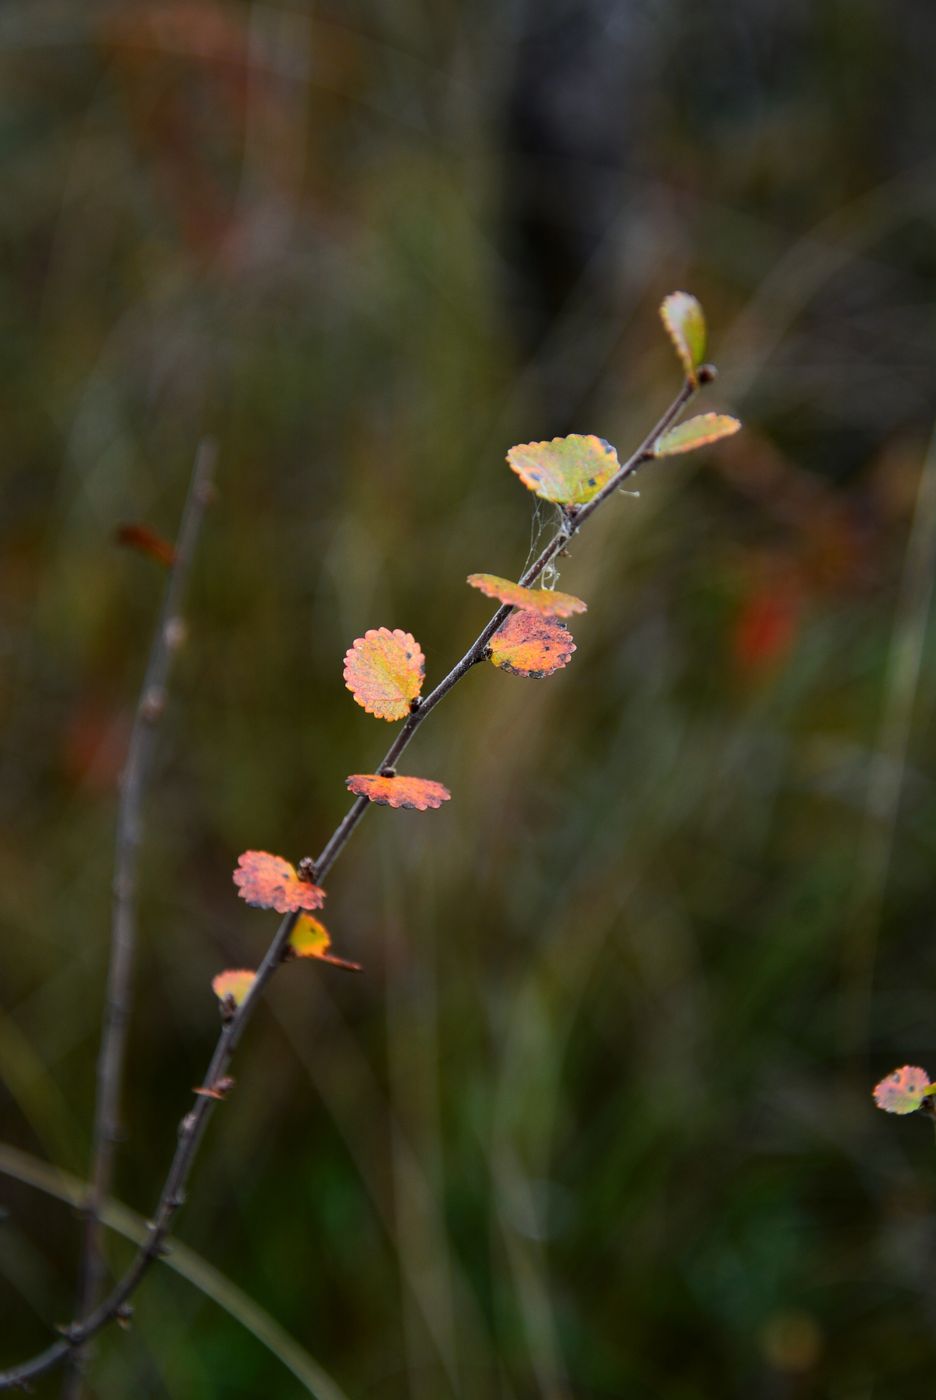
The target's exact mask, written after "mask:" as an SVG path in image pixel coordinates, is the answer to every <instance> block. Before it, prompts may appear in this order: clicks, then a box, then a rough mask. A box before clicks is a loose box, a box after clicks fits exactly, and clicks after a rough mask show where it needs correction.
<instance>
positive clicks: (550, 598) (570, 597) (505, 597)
mask: <svg viewBox="0 0 936 1400" xmlns="http://www.w3.org/2000/svg"><path fill="white" fill-rule="evenodd" d="M468 582H469V583H470V584H471V586H472V588H477V589H478V590H479V592H481V593H484V594H485V595H486V596H487V597H488V598H497V599H498V600H499V601H500V602H502V603H509V604H510V606H511V607H513V608H523V609H524V610H525V611H526V612H538V613H542V614H543V616H544V617H571V616H572V614H573V613H581V612H586V611H587V609H588V604H587V603H583V602H582V600H581V598H576V597H575V595H574V594H572V593H559V592H558V591H556V590H555V589H551V588H524V587H523V585H522V584H520V583H512V582H511V581H510V579H509V578H499V577H498V575H497V574H469V575H468Z"/></svg>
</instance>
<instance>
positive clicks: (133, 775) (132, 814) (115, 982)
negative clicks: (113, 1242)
mask: <svg viewBox="0 0 936 1400" xmlns="http://www.w3.org/2000/svg"><path fill="white" fill-rule="evenodd" d="M216 457H217V451H216V448H215V444H214V443H213V442H211V441H210V440H208V439H205V440H204V441H203V442H202V443H201V444H200V445H199V448H198V452H197V453H196V456H195V464H194V466H193V468H192V479H191V483H190V485H189V491H188V496H187V498H186V502H185V508H184V510H183V512H182V520H181V523H180V525H179V536H178V540H177V542H176V548H175V552H174V558H173V560H172V563H171V565H170V573H169V579H168V582H167V584H166V592H165V596H164V598H163V604H162V608H161V609H160V613H159V619H158V621H157V623H156V630H155V632H154V634H153V641H152V645H151V647H150V653H149V660H148V662H147V665H146V673H145V675H144V678H143V686H142V689H141V690H140V698H139V700H138V702H137V707H136V714H135V716H134V720H133V728H132V730H131V733H130V744H129V747H128V749H127V759H126V763H125V764H124V768H123V772H122V774H121V778H120V802H119V806H118V813H117V836H116V842H115V850H114V885H113V902H112V921H111V944H110V961H109V964H108V970H107V994H106V1001H105V1007H104V1024H103V1027H102V1030H101V1045H100V1049H99V1051H98V1061H97V1092H96V1098H95V1105H94V1127H93V1131H92V1137H91V1165H90V1172H89V1187H88V1194H87V1198H86V1200H85V1204H84V1215H85V1223H84V1235H83V1239H82V1249H81V1260H80V1264H79V1274H78V1290H77V1298H76V1316H77V1317H82V1316H84V1314H85V1313H86V1312H87V1311H88V1309H89V1308H91V1307H92V1306H93V1305H94V1303H95V1302H96V1301H97V1299H98V1298H99V1296H100V1293H101V1283H102V1280H103V1278H104V1255H103V1251H102V1248H101V1222H100V1218H99V1217H100V1212H101V1207H102V1204H103V1202H104V1201H105V1199H106V1198H107V1196H108V1195H109V1193H110V1188H111V1178H112V1176H113V1170H114V1152H115V1148H116V1143H117V1137H118V1131H119V1122H120V1098H121V1088H122V1084H123V1068H124V1060H125V1057H126V1045H127V1030H128V1026H129V1021H130V1006H131V1001H132V981H133V963H134V955H135V951H136V923H137V917H136V904H137V871H138V866H139V855H140V843H141V838H142V827H143V799H144V795H145V792H146V784H147V780H148V778H149V773H150V768H151V765H152V757H153V753H154V751H155V746H156V729H157V725H158V723H159V720H160V719H161V717H162V714H163V712H164V710H165V707H166V693H167V685H168V682H169V675H170V671H171V668H172V662H173V659H174V657H175V654H176V652H177V651H178V649H179V645H180V643H181V641H182V638H183V623H182V618H181V607H182V600H183V598H184V596H185V589H186V585H187V583H188V579H189V575H190V573H191V567H192V561H193V559H194V556H195V549H196V546H197V544H198V537H199V534H200V531H201V525H202V520H203V518H204V514H205V507H206V506H207V504H208V501H209V499H210V496H211V491H212V482H213V477H214V465H215V459H216ZM81 1360H82V1357H81V1353H80V1350H76V1351H75V1352H74V1353H73V1356H72V1358H71V1362H72V1364H71V1365H70V1366H69V1368H68V1374H67V1376H66V1380H65V1384H64V1386H63V1388H62V1396H63V1400H77V1397H78V1396H80V1394H81V1391H82V1372H81Z"/></svg>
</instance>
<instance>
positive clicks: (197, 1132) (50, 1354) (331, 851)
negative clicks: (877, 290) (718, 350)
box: [0, 373, 711, 1390]
mask: <svg viewBox="0 0 936 1400" xmlns="http://www.w3.org/2000/svg"><path fill="white" fill-rule="evenodd" d="M710 377H711V373H710V374H708V375H706V376H705V378H704V379H703V376H702V375H701V373H700V380H701V381H702V382H707V381H708V379H709V378H710ZM695 392H696V388H695V386H694V385H693V384H691V383H690V382H689V381H686V383H684V384H683V386H682V388H681V389H680V391H679V393H678V394H677V395H676V397H675V399H674V400H673V402H672V403H671V404H670V406H669V408H668V409H667V410H666V412H665V413H664V414H663V416H662V417H661V418H660V420H659V421H658V422H657V423H656V424H655V425H654V427H653V428H652V429H651V431H650V432H649V433H648V434H647V436H646V438H645V439H644V441H643V442H642V443H641V444H640V446H639V447H638V448H637V450H636V451H635V452H634V453H632V455H631V456H630V457H629V458H628V459H627V461H626V462H624V463H623V465H622V466H621V467H620V468H619V470H618V471H617V472H616V473H615V475H614V476H613V477H612V478H611V480H610V481H608V482H607V483H606V484H605V486H604V487H602V489H601V491H599V492H598V494H597V495H596V496H595V497H593V499H592V500H591V501H589V502H588V504H587V505H584V506H581V507H580V508H579V509H578V510H576V511H575V512H574V513H573V512H571V511H568V512H567V515H566V520H565V522H564V524H563V526H562V528H561V529H560V530H558V531H557V532H556V534H555V535H554V536H553V538H552V539H551V540H550V542H549V543H548V544H547V545H546V547H545V549H543V551H542V553H541V554H540V555H539V557H538V558H537V559H536V560H535V561H534V562H533V563H532V564H531V565H530V567H529V568H528V569H527V570H526V572H525V573H524V574H523V576H522V578H521V579H520V580H519V582H520V583H521V584H523V585H524V586H528V585H529V584H531V583H535V582H536V580H537V579H538V578H539V577H540V575H541V574H542V572H543V570H544V569H545V568H546V566H547V565H548V564H549V563H550V562H551V560H553V559H554V558H555V557H556V555H557V554H559V553H560V552H561V551H562V550H563V549H566V548H567V547H568V545H569V542H570V540H571V539H572V537H573V536H575V535H577V534H578V532H579V530H581V528H582V526H583V525H584V524H585V522H586V521H587V520H588V519H589V518H590V517H591V516H592V515H594V513H595V511H596V510H597V509H598V508H599V507H600V506H601V505H603V504H604V502H605V501H606V500H608V498H609V497H610V496H612V495H613V494H614V493H615V491H617V490H618V488H619V487H620V486H622V485H623V484H624V482H625V481H627V480H628V478H629V477H631V476H633V475H634V473H635V472H637V471H638V470H639V469H640V467H641V466H643V464H644V463H645V462H647V461H649V460H650V459H651V458H652V457H653V445H654V443H655V442H656V440H657V438H658V437H659V436H660V435H661V434H662V433H664V432H665V431H666V429H667V428H668V427H669V426H670V425H671V424H672V423H673V422H674V420H675V419H676V418H677V417H678V416H679V414H680V413H681V412H682V410H683V409H684V408H685V406H686V404H687V403H688V402H689V400H690V399H691V398H692V397H693V395H694V394H695ZM512 611H513V609H512V608H511V607H510V606H509V605H506V604H505V605H504V606H502V607H500V608H498V609H497V611H496V612H495V613H494V614H493V616H492V617H491V619H490V621H489V622H488V623H487V624H486V626H485V627H484V628H483V629H482V630H481V632H480V633H479V634H478V636H477V637H476V638H475V640H474V642H472V644H471V646H470V647H469V648H468V650H467V651H466V652H465V654H464V656H463V657H462V659H461V660H460V661H459V662H458V663H457V664H456V665H455V666H453V667H452V669H451V671H449V673H448V675H447V676H445V677H444V678H443V679H442V680H441V681H440V682H439V684H438V685H437V686H436V687H435V689H434V690H431V691H430V692H429V694H428V695H427V696H426V697H425V699H424V700H423V701H422V702H421V704H420V705H419V706H418V707H417V708H416V709H415V710H414V711H413V713H412V714H411V715H410V716H409V718H408V719H406V720H405V721H404V723H403V725H402V727H401V728H400V731H399V733H398V734H397V736H396V738H395V739H394V741H393V743H392V744H391V745H390V748H389V749H388V750H387V752H386V754H385V755H384V758H383V761H382V763H381V765H380V768H379V769H378V770H377V771H378V772H379V771H382V770H383V769H385V768H387V767H392V766H393V765H394V764H395V762H396V760H397V759H398V758H399V756H400V755H401V754H402V753H403V750H404V749H405V748H407V746H408V745H409V743H410V741H411V740H412V738H413V736H414V734H415V733H416V731H417V729H418V728H419V727H420V725H421V724H422V723H423V721H424V720H425V719H426V718H427V716H428V715H429V714H430V712H431V711H432V710H434V709H435V707H436V705H438V704H439V702H440V701H441V700H443V699H444V698H445V696H446V695H447V694H448V693H449V691H450V690H451V689H452V688H453V686H455V685H456V684H457V683H458V682H459V681H460V680H461V679H462V677H463V676H465V675H466V674H467V673H468V671H470V670H471V668H472V667H473V666H474V665H475V664H476V663H477V662H479V661H481V660H483V659H484V656H485V653H486V651H487V647H488V643H489V642H490V640H491V638H492V637H493V635H494V633H495V632H496V631H497V629H498V628H499V627H500V626H501V624H502V623H503V622H504V621H505V619H506V618H507V617H508V616H509V614H510V613H511V612H512ZM371 805H372V804H371V803H369V802H368V800H367V799H366V798H361V797H359V798H357V800H356V801H355V802H354V803H352V805H351V807H350V808H349V810H348V812H347V813H346V815H345V816H344V817H343V819H342V820H341V822H340V823H339V824H338V826H337V827H336V829H335V831H334V832H333V833H332V835H331V837H330V838H329V840H328V841H327V842H326V844H325V846H324V847H323V849H322V852H321V854H320V855H319V857H318V859H317V860H316V861H315V863H314V872H315V880H316V881H317V882H320V881H322V880H324V879H325V877H326V875H327V874H328V872H329V871H330V870H331V868H332V866H333V865H334V864H335V861H336V860H337V859H338V857H339V855H340V854H341V852H342V851H343V849H344V847H345V845H346V844H347V842H348V839H349V838H350V836H351V833H352V832H353V831H354V829H355V827H356V826H357V824H358V823H359V822H360V820H361V819H362V817H363V816H364V813H365V812H366V811H367V809H368V807H369V806H371ZM299 917H300V915H299V914H298V913H295V914H287V915H286V916H285V917H284V918H283V919H282V921H281V922H280V925H279V927H278V929H277V930H276V934H275V935H274V937H273V941H272V942H271V943H270V945H269V947H268V948H267V951H266V953H265V955H264V958H263V961H262V963H261V964H260V966H259V968H258V969H257V974H256V977H255V979H254V981H253V984H252V985H251V988H250V991H249V992H248V994H247V996H246V997H245V999H244V1001H243V1002H242V1003H241V1005H240V1007H239V1008H238V1010H237V1012H236V1014H235V1015H234V1016H233V1017H232V1018H231V1020H229V1021H227V1022H226V1023H225V1024H224V1025H223V1026H222V1029H221V1033H220V1035H219V1037H218V1041H217V1044H216V1045H215V1049H214V1053H213V1054H212V1057H211V1062H210V1064H209V1066H208V1069H207V1071H206V1073H205V1076H204V1079H203V1081H202V1083H203V1084H204V1085H205V1086H206V1087H208V1088H210V1087H211V1086H212V1085H213V1084H215V1083H217V1081H218V1080H219V1079H222V1078H223V1077H224V1076H225V1075H226V1074H227V1072H228V1068H229V1066H230V1063H231V1060H232V1057H233V1055H234V1052H235V1050H236V1049H237V1046H238V1043H239V1042H240V1039H241V1036H242V1035H243V1033H244V1031H245V1030H246V1028H247V1024H248V1022H249V1020H250V1018H251V1016H252V1015H253V1013H254V1011H255V1009H256V1007H257V1006H258V1005H259V1002H260V1000H261V997H262V996H263V993H264V990H265V989H266V986H267V984H268V983H269V981H270V979H271V978H272V976H273V974H274V973H275V972H276V970H277V968H278V967H279V966H280V964H281V963H282V961H283V954H284V952H285V951H286V948H287V946H288V943H289V937H290V934H291V933H292V931H293V928H294V927H295V925H296V923H297V921H298V919H299ZM216 1102H217V1101H216V1100H215V1099H213V1098H211V1097H207V1096H204V1095H196V1097H195V1101H194V1103H193V1104H192V1107H191V1109H190V1110H189V1112H188V1113H187V1114H186V1115H185V1117H184V1118H183V1119H182V1121H181V1123H180V1125H179V1140H178V1143H177V1146H176V1150H175V1154H174V1156H173V1159H172V1163H171V1165H170V1167H169V1172H168V1174H167V1176H166V1180H165V1182H164V1184H163V1188H162V1192H161V1194H160V1198H159V1203H158V1205H157V1207H156V1211H155V1214H154V1216H153V1219H152V1222H151V1225H150V1233H149V1237H148V1239H147V1241H146V1244H145V1245H143V1246H141V1248H140V1250H139V1252H138V1254H137V1255H136V1258H135V1259H134V1260H133V1262H132V1263H131V1265H130V1267H129V1268H128V1270H127V1272H126V1273H125V1274H124V1276H123V1278H122V1279H121V1280H120V1282H119V1283H117V1284H116V1285H115V1287H114V1288H113V1289H112V1291H111V1292H110V1293H109V1294H108V1295H107V1297H106V1298H105V1299H104V1300H103V1302H101V1303H100V1304H99V1305H98V1306H97V1307H96V1308H95V1309H94V1311H93V1312H91V1313H90V1314H89V1315H88V1316H86V1317H84V1318H82V1319H81V1320H80V1321H76V1322H73V1323H72V1324H71V1325H70V1326H69V1327H67V1328H65V1329H63V1336H62V1338H61V1339H60V1340H58V1341H56V1342H53V1343H52V1344H51V1346H49V1347H47V1348H46V1350H45V1351H43V1352H40V1353H39V1354H37V1355H36V1356H34V1357H32V1358H31V1359H30V1360H28V1361H24V1362H22V1363H21V1364H20V1365H19V1366H14V1367H12V1368H11V1369H9V1370H7V1371H3V1372H0V1390H5V1389H9V1388H10V1387H12V1386H17V1385H19V1386H21V1385H24V1384H25V1383H27V1382H28V1381H30V1380H32V1379H33V1378H34V1377H36V1376H39V1375H42V1374H43V1373H44V1372H45V1371H48V1370H49V1369H50V1368H51V1367H53V1366H55V1365H56V1364H57V1363H58V1362H59V1361H61V1360H62V1359H63V1358H64V1357H66V1356H67V1355H68V1354H69V1353H70V1352H72V1351H74V1349H75V1348H76V1347H80V1346H82V1345H83V1344H84V1343H85V1342H87V1341H88V1340H89V1339H90V1338H91V1337H93V1336H94V1335H95V1334H96V1333H97V1332H99V1331H100V1330H101V1328H102V1327H105V1326H106V1325H107V1324H108V1323H109V1322H112V1321H114V1320H115V1319H116V1318H119V1317H124V1316H126V1309H127V1304H128V1301H129V1299H130V1298H131V1296H132V1295H133V1293H134V1292H135V1290H136V1288H137V1286H138V1285H139V1283H140V1281H141V1280H142V1279H143V1277H144V1275H145V1274H146V1273H147V1271H148V1269H149V1267H150V1265H151V1264H152V1262H153V1260H154V1259H157V1258H159V1256H160V1255H161V1254H162V1253H164V1252H165V1249H166V1244H165V1241H166V1238H167V1236H168V1235H169V1232H170V1230H171V1227H172V1221H173V1219H174V1217H175V1214H176V1211H177V1210H178V1209H179V1207H180V1206H181V1205H182V1203H183V1201H184V1199H185V1188H186V1184H187V1182H188V1178H189V1174H190V1172H191V1169H192V1165H193V1163H194V1161H195V1157H196V1155H197V1153H198V1149H199V1146H200V1144H201V1141H202V1138H203V1137H204V1133H205V1129H206V1128H207V1126H208V1122H209V1120H210V1118H211V1115H212V1113H213V1112H214V1109H215V1106H216Z"/></svg>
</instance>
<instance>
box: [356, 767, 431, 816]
mask: <svg viewBox="0 0 936 1400" xmlns="http://www.w3.org/2000/svg"><path fill="white" fill-rule="evenodd" d="M348 788H349V789H350V791H351V792H353V793H356V794H357V796H358V797H366V798H367V800H368V801H369V802H377V803H379V804H380V805H381V806H383V807H409V808H410V809H411V810H413V811H415V812H425V811H428V810H429V809H430V808H436V807H441V806H442V803H443V802H448V800H449V798H450V797H451V795H452V794H451V793H450V792H449V790H448V788H447V787H444V786H443V784H442V783H436V782H433V781H432V779H431V778H407V777H404V776H403V775H402V774H400V773H397V774H395V775H394V776H393V777H392V778H391V777H385V776H384V775H383V774H380V773H352V775H351V777H350V778H349V779H348Z"/></svg>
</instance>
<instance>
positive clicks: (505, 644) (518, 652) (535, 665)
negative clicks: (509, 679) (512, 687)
mask: <svg viewBox="0 0 936 1400" xmlns="http://www.w3.org/2000/svg"><path fill="white" fill-rule="evenodd" d="M573 651H575V643H574V642H573V640H572V636H571V633H570V632H569V629H568V628H567V627H566V626H565V625H564V624H563V623H561V622H557V621H556V619H555V618H553V617H541V616H540V614H539V613H533V612H515V613H511V614H510V616H509V617H508V619H507V621H506V622H505V623H504V624H503V626H502V627H501V628H499V630H498V631H497V632H495V633H494V636H493V637H492V638H491V660H492V661H493V663H494V665H495V666H499V667H500V668H501V670H502V671H509V672H510V673H511V674H512V675H515V676H528V677H530V678H531V679H533V680H541V679H542V677H543V676H548V675H551V674H552V672H553V671H558V670H559V668H560V667H561V666H565V665H566V664H567V663H568V661H569V658H570V657H571V655H572V653H573Z"/></svg>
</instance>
